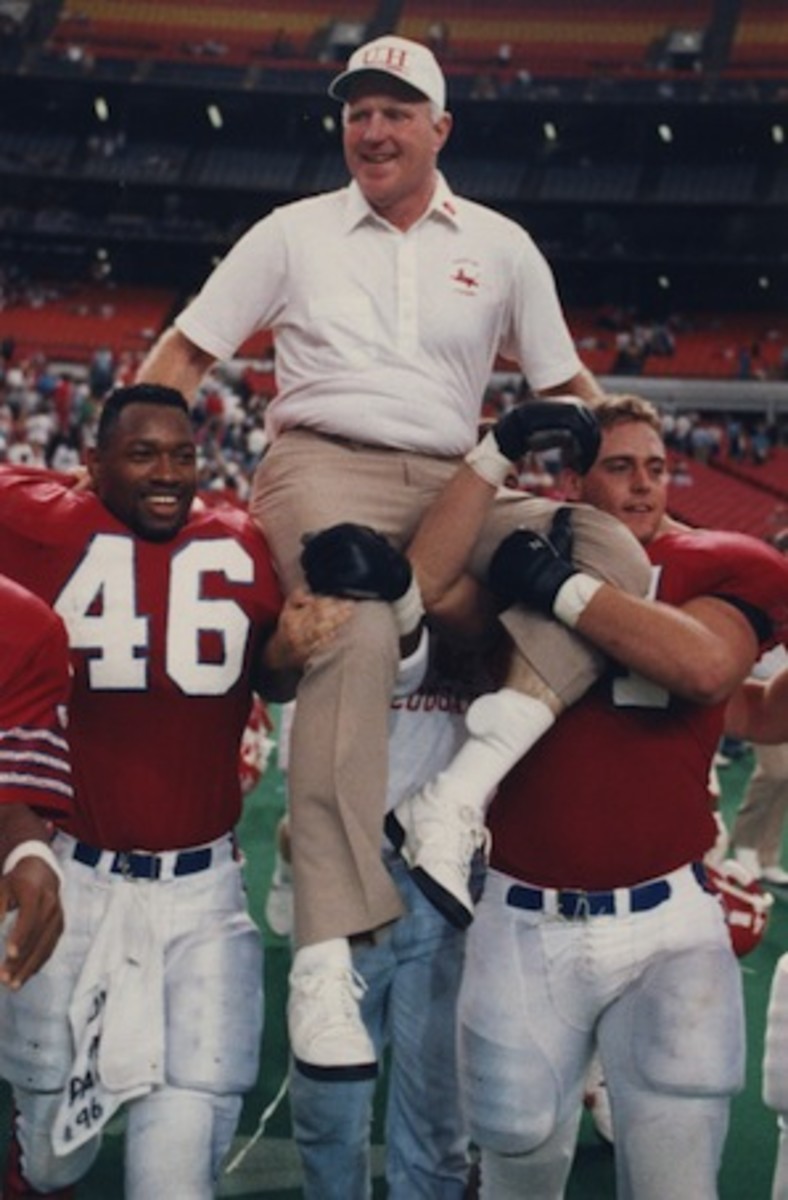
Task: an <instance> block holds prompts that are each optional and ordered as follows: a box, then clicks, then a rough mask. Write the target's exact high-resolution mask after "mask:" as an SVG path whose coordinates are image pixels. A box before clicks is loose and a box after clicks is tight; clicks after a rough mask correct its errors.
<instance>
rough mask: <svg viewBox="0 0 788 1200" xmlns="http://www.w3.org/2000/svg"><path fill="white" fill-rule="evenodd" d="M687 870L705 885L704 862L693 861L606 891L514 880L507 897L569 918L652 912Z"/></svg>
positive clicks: (529, 907) (510, 902)
mask: <svg viewBox="0 0 788 1200" xmlns="http://www.w3.org/2000/svg"><path fill="white" fill-rule="evenodd" d="M688 874H689V875H692V876H694V878H695V880H696V882H697V883H699V884H700V885H701V887H705V886H706V873H705V870H704V868H703V864H702V863H692V864H691V865H690V866H687V867H680V868H679V869H678V870H677V871H672V872H670V874H668V875H664V876H662V878H660V879H649V880H648V881H647V882H645V883H638V884H635V886H634V887H629V888H611V889H609V890H607V891H590V892H586V891H583V890H582V889H577V888H538V887H531V886H530V885H529V884H525V883H512V884H510V885H509V887H508V888H507V890H506V897H505V899H506V904H508V905H509V906H510V907H511V908H522V909H526V910H528V911H530V912H543V913H545V914H546V915H547V916H556V917H568V918H570V919H582V918H585V917H601V916H607V917H615V916H629V915H630V914H632V913H642V912H650V911H651V910H652V909H654V908H658V907H659V905H660V904H664V903H665V901H666V900H669V899H670V897H671V896H672V895H673V892H674V890H675V887H676V885H677V884H678V882H679V880H681V879H683V878H686V877H687V876H688Z"/></svg>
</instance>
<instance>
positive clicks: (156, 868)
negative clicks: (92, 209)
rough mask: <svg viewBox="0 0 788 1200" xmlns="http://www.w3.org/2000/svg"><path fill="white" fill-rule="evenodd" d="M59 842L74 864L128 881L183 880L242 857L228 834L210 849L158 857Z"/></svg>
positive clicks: (163, 853)
mask: <svg viewBox="0 0 788 1200" xmlns="http://www.w3.org/2000/svg"><path fill="white" fill-rule="evenodd" d="M57 841H59V842H60V843H61V845H64V846H65V852H66V857H67V858H72V859H73V860H74V862H78V863H81V864H82V865H83V866H85V867H90V868H91V869H92V870H94V871H97V872H101V873H103V874H105V875H121V876H123V877H124V878H126V879H149V880H160V881H165V880H170V879H180V878H182V877H183V876H185V875H196V874H197V873H198V872H199V871H207V870H209V869H210V868H211V867H218V866H220V865H221V864H222V863H226V862H230V861H231V860H232V859H235V858H237V857H238V851H237V846H236V842H235V837H234V836H233V834H225V835H224V836H223V837H221V838H217V840H216V841H215V842H211V843H210V844H209V845H206V846H193V847H190V848H189V849H188V850H162V851H160V852H159V853H157V854H151V853H149V852H148V851H146V850H101V849H99V847H98V846H91V845H89V844H88V843H87V842H80V841H77V840H76V839H75V838H72V837H70V836H69V835H68V834H65V833H59V834H58V835H57Z"/></svg>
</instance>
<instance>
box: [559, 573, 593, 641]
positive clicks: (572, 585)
mask: <svg viewBox="0 0 788 1200" xmlns="http://www.w3.org/2000/svg"><path fill="white" fill-rule="evenodd" d="M601 586H602V580H601V579H594V578H593V577H592V576H591V575H583V574H581V573H579V572H578V574H576V575H570V576H569V578H568V579H567V581H566V583H562V584H561V586H560V588H559V589H558V591H557V593H556V597H555V600H554V601H553V616H555V617H557V618H558V620H559V621H560V622H561V623H562V624H563V625H568V626H569V628H570V629H574V627H575V625H576V624H577V622H578V621H579V620H580V618H581V616H582V615H583V613H584V612H585V609H586V605H587V604H589V603H590V602H591V600H592V599H593V597H594V596H595V595H596V593H597V592H598V590H599V589H600V588H601Z"/></svg>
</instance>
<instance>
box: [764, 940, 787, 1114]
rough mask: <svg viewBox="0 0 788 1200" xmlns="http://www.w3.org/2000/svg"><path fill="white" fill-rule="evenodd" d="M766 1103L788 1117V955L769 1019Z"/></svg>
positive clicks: (777, 979)
mask: <svg viewBox="0 0 788 1200" xmlns="http://www.w3.org/2000/svg"><path fill="white" fill-rule="evenodd" d="M763 1102H764V1104H766V1105H768V1107H769V1108H773V1109H775V1111H776V1112H780V1113H788V954H784V955H783V956H782V958H781V959H780V960H779V962H778V963H777V967H776V968H775V972H774V978H773V980H772V986H771V992H770V994H769V1007H768V1010H767V1015H766V1050H765V1053H764V1058H763Z"/></svg>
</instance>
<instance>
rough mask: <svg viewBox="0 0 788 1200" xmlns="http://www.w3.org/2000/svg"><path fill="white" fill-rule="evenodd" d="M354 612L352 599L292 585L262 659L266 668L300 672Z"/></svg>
mask: <svg viewBox="0 0 788 1200" xmlns="http://www.w3.org/2000/svg"><path fill="white" fill-rule="evenodd" d="M352 614H353V602H352V601H351V600H341V599H339V598H337V597H335V596H313V595H311V594H310V593H309V592H307V591H306V589H305V588H295V589H294V590H293V592H292V593H291V594H290V595H289V596H288V598H287V600H286V601H285V603H284V605H283V607H282V611H281V612H280V614H279V618H278V620H277V625H276V629H275V631H274V633H273V634H272V635H271V637H270V638H269V639H268V642H267V643H266V646H265V650H264V654H263V658H264V663H265V666H266V667H267V669H268V670H269V671H300V670H301V669H302V668H303V667H304V666H305V665H306V663H307V661H308V660H309V658H310V657H311V656H312V655H313V654H316V653H318V651H320V650H322V649H324V647H325V646H327V645H328V643H329V642H330V641H332V639H333V638H334V637H335V636H336V633H337V630H339V629H341V628H342V626H343V625H344V624H345V622H346V621H348V620H349V618H350V617H351V616H352Z"/></svg>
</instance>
